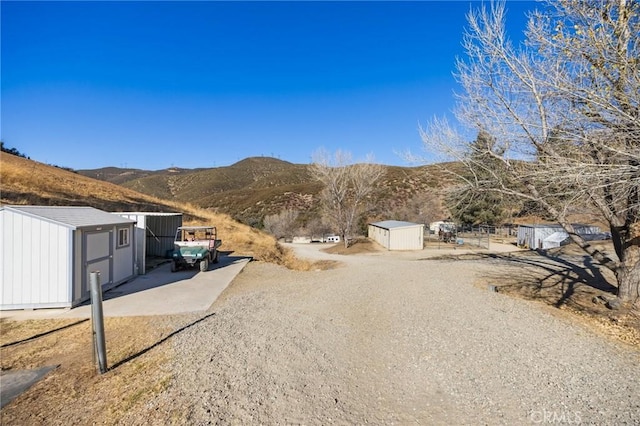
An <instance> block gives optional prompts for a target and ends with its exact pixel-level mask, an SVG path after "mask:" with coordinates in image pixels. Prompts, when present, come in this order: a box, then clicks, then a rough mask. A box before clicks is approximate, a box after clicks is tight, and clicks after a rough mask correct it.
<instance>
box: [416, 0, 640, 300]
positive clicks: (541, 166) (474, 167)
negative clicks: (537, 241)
mask: <svg viewBox="0 0 640 426" xmlns="http://www.w3.org/2000/svg"><path fill="white" fill-rule="evenodd" d="M543 6H544V9H542V11H536V12H534V13H532V14H530V16H529V21H528V26H527V30H526V32H525V36H526V41H525V42H524V43H523V44H522V45H520V46H514V45H513V43H512V42H511V41H510V40H508V38H507V37H506V34H505V7H504V4H503V3H495V4H492V5H491V7H490V8H489V9H487V8H485V7H482V8H480V9H479V10H476V11H472V12H470V13H469V15H468V22H469V27H468V31H467V32H466V33H465V35H464V48H465V50H466V58H464V59H460V60H458V61H457V63H456V68H457V78H458V81H459V82H460V84H461V86H462V88H463V91H462V93H461V94H459V95H458V97H457V98H458V103H457V106H456V109H455V115H456V118H457V120H458V122H459V123H461V124H462V126H463V127H464V128H465V129H468V130H469V131H471V132H473V133H475V134H478V133H479V132H481V131H483V132H487V133H488V134H489V135H491V136H492V138H493V139H492V141H493V142H492V143H491V144H484V145H482V144H474V143H473V142H469V140H470V138H469V134H468V133H467V134H464V131H462V130H460V127H456V128H454V126H452V125H450V124H449V123H448V122H447V121H446V120H442V119H434V120H432V121H431V122H430V123H429V125H428V126H427V127H426V128H425V129H421V135H422V139H423V141H424V143H425V144H426V146H427V147H428V148H435V150H436V151H438V152H440V153H442V154H445V157H446V158H447V159H449V160H451V159H453V160H457V161H461V162H462V163H464V164H465V165H466V166H467V170H468V171H469V172H470V173H467V174H464V176H462V177H463V179H462V180H461V182H460V185H459V186H458V188H457V189H458V190H460V189H461V188H462V189H464V190H467V191H475V192H487V191H489V192H499V193H502V194H505V195H507V196H514V197H517V198H519V199H522V200H525V201H528V202H531V203H534V204H536V205H537V206H539V207H540V208H541V209H542V210H544V211H545V212H546V213H547V214H548V215H549V216H550V217H552V218H554V220H556V221H557V222H558V223H559V224H561V225H562V226H563V227H564V229H565V230H566V231H567V233H568V234H569V235H570V237H571V238H572V239H573V241H575V242H576V243H577V244H578V245H579V246H580V247H582V248H583V249H584V250H585V251H586V252H587V253H588V254H590V255H591V256H592V257H593V258H594V259H596V260H597V261H598V262H599V263H601V264H602V265H604V266H606V267H608V268H610V269H611V270H612V271H613V272H614V273H615V275H616V277H617V282H618V297H617V299H615V300H613V301H611V302H610V304H611V306H612V307H617V306H619V305H621V304H623V305H628V306H632V307H635V308H640V109H639V108H640V107H639V105H640V59H639V58H640V42H639V37H640V36H639V34H640V2H637V1H631V0H594V1H582V0H558V1H549V2H548V3H546V4H544V5H543ZM479 159H481V160H479ZM487 159H491V161H487ZM585 203H589V204H590V205H592V206H594V207H595V208H597V210H598V211H599V213H600V215H601V216H602V218H603V219H604V220H606V221H607V222H608V224H609V227H610V230H611V234H612V236H613V243H614V247H615V251H616V255H617V259H610V258H608V257H607V256H605V255H604V254H603V253H602V252H599V251H598V250H596V249H595V248H594V247H592V246H591V245H589V243H588V242H587V241H585V240H584V239H583V238H582V237H581V236H580V235H578V234H577V233H576V232H574V229H573V227H572V225H571V223H570V221H569V219H568V213H569V212H570V211H571V209H572V208H574V207H575V206H579V205H584V204H585Z"/></svg>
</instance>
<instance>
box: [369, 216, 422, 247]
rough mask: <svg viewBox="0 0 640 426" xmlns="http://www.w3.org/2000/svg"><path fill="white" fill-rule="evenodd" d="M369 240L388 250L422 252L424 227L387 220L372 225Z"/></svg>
mask: <svg viewBox="0 0 640 426" xmlns="http://www.w3.org/2000/svg"><path fill="white" fill-rule="evenodd" d="M368 234H369V238H371V239H372V240H374V241H376V242H377V243H378V244H380V245H382V246H383V247H385V248H386V249H387V250H422V249H423V248H424V225H423V224H421V223H412V222H402V221H399V220H385V221H382V222H376V223H370V224H369V229H368Z"/></svg>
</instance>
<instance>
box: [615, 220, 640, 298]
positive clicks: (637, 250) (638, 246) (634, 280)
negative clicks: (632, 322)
mask: <svg viewBox="0 0 640 426" xmlns="http://www.w3.org/2000/svg"><path fill="white" fill-rule="evenodd" d="M616 231H618V230H616ZM619 235H620V236H621V237H622V238H621V241H620V242H619V246H620V251H619V253H618V256H619V257H620V266H619V267H618V268H617V270H616V271H615V272H616V278H617V280H618V300H619V302H620V304H622V305H623V306H629V307H632V308H635V309H637V310H639V311H640V222H635V223H632V224H631V226H629V227H627V229H625V232H621V233H619Z"/></svg>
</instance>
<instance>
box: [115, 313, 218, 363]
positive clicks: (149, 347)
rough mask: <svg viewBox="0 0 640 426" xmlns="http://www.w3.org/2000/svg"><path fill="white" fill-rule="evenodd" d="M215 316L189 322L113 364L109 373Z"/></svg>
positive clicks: (208, 315) (206, 316)
mask: <svg viewBox="0 0 640 426" xmlns="http://www.w3.org/2000/svg"><path fill="white" fill-rule="evenodd" d="M215 314H216V313H215V312H212V313H210V314H207V315H205V316H203V317H202V318H199V319H197V320H195V321H193V322H190V323H189V324H187V325H185V326H182V327H180V328H179V329H177V330H175V331H172V332H171V333H169V334H168V335H166V336H165V337H163V338H162V339H160V340H158V341H157V342H155V343H154V344H152V345H149V346H147V347H146V348H144V349H142V350H141V351H139V352H136V353H135V354H133V355H130V356H128V357H126V358H125V359H123V360H120V361H118V362H116V363H115V364H113V365H112V366H111V367H109V371H113V370H115V369H116V368H118V367H120V366H121V365H124V364H126V363H128V362H130V361H133V360H134V359H136V358H138V357H139V356H141V355H144V354H146V353H147V352H149V351H150V350H152V349H154V348H157V347H158V346H160V345H161V344H163V343H164V342H166V341H167V340H169V339H170V338H172V337H173V336H175V335H177V334H179V333H182V332H183V331H185V330H187V329H189V328H191V327H193V326H194V325H196V324H198V323H201V322H202V321H204V320H206V319H209V318H211V317H212V316H214V315H215Z"/></svg>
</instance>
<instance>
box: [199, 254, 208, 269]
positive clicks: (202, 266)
mask: <svg viewBox="0 0 640 426" xmlns="http://www.w3.org/2000/svg"><path fill="white" fill-rule="evenodd" d="M207 269H209V259H207V258H206V257H205V258H204V259H202V260H201V261H200V272H207Z"/></svg>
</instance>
